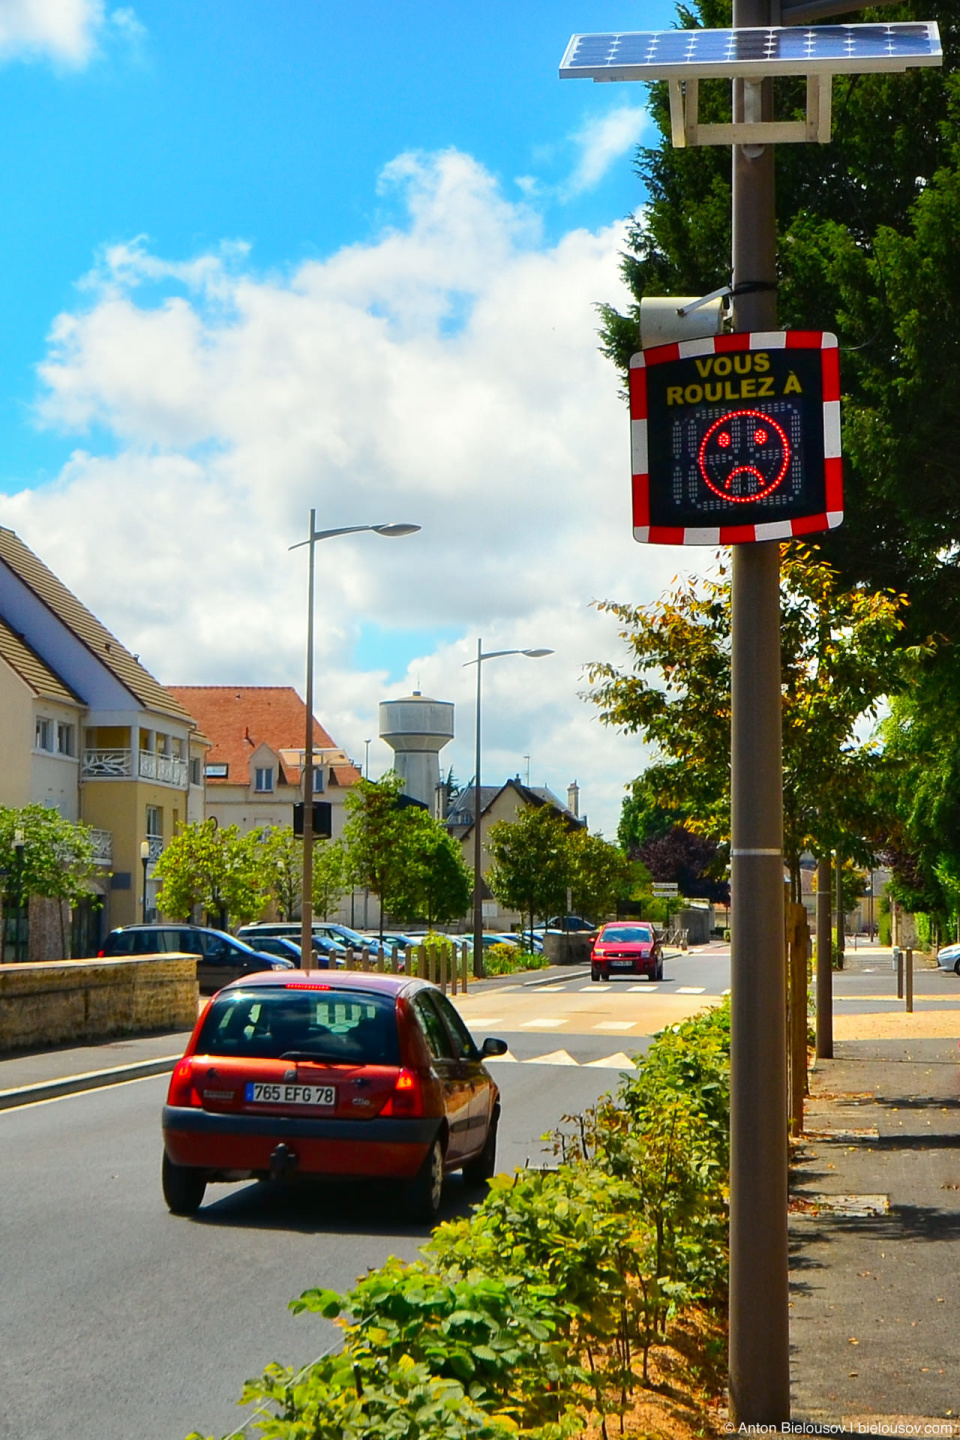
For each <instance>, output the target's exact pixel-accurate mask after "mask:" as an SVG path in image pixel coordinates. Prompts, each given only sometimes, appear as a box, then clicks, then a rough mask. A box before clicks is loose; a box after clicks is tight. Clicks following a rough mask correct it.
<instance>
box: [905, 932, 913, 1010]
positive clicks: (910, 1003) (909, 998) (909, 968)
mask: <svg viewBox="0 0 960 1440" xmlns="http://www.w3.org/2000/svg"><path fill="white" fill-rule="evenodd" d="M905 999H906V1007H905V1008H906V1011H907V1014H908V1015H912V1014H913V951H912V949H911V948H910V946H909V945H908V946H907V993H906V997H905Z"/></svg>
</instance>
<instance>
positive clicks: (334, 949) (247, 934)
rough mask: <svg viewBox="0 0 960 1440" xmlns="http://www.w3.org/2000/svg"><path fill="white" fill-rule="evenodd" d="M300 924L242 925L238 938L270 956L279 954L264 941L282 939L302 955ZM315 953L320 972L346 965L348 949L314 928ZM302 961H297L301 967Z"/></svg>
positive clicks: (286, 921) (267, 922)
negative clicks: (334, 966) (333, 965)
mask: <svg viewBox="0 0 960 1440" xmlns="http://www.w3.org/2000/svg"><path fill="white" fill-rule="evenodd" d="M300 935H301V930H300V922H299V921H297V920H264V921H262V922H259V923H258V924H256V925H241V926H240V929H239V930H238V931H237V937H238V939H240V940H245V941H246V942H247V944H248V945H252V946H253V948H254V949H255V950H266V951H267V953H268V954H272V953H277V952H273V951H271V950H270V946H269V945H266V944H265V943H264V941H265V940H266V938H267V937H268V936H270V937H273V938H274V939H278V940H280V939H282V940H286V941H288V942H289V943H290V944H292V945H295V946H296V947H297V955H298V957H299V954H300ZM313 953H314V957H315V963H316V967H317V969H318V970H327V969H329V967H330V965H331V964H335V965H343V964H345V963H346V955H347V951H346V947H345V946H344V945H341V944H340V942H339V941H338V940H331V939H330V937H329V935H321V934H320V933H319V931H318V930H317V928H316V926H314V930H313ZM299 963H300V961H299V959H298V960H297V964H298V965H299Z"/></svg>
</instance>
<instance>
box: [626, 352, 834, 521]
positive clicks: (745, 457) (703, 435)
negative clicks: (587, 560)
mask: <svg viewBox="0 0 960 1440" xmlns="http://www.w3.org/2000/svg"><path fill="white" fill-rule="evenodd" d="M630 418H631V432H632V453H633V533H634V537H635V538H636V539H637V540H641V541H647V542H652V543H654V544H661V545H738V544H743V543H745V542H750V541H755V540H788V539H790V538H791V537H792V536H794V535H809V534H812V533H813V532H815V531H818V530H829V529H832V528H833V527H834V526H835V525H839V524H840V522H841V520H842V519H843V481H842V474H841V462H840V371H839V365H838V356H837V341H836V337H835V336H834V335H828V334H825V333H823V332H821V331H806V330H787V331H776V332H774V333H741V334H735V335H717V336H712V337H710V338H709V339H704V340H686V341H682V342H680V343H679V344H674V345H659V346H657V347H656V348H655V349H653V350H644V351H643V352H642V353H641V354H639V355H635V356H634V357H633V359H632V360H631V362H630Z"/></svg>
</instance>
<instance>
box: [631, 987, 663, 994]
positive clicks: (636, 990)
mask: <svg viewBox="0 0 960 1440" xmlns="http://www.w3.org/2000/svg"><path fill="white" fill-rule="evenodd" d="M659 989H660V986H659V985H631V986H629V993H630V994H631V995H641V994H642V995H652V994H653V993H654V991H656V990H659Z"/></svg>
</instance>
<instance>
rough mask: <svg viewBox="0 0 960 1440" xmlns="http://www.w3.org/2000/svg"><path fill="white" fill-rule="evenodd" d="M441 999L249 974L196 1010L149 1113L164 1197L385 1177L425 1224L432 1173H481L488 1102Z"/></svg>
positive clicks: (435, 1200) (182, 1209) (471, 1054)
mask: <svg viewBox="0 0 960 1440" xmlns="http://www.w3.org/2000/svg"><path fill="white" fill-rule="evenodd" d="M506 1050H507V1045H506V1043H505V1041H503V1040H494V1039H492V1038H491V1039H487V1040H486V1041H484V1045H483V1048H482V1050H478V1049H477V1047H476V1045H475V1044H474V1042H473V1039H472V1038H471V1035H470V1032H469V1031H468V1030H467V1027H466V1025H465V1024H464V1023H463V1020H462V1019H461V1018H460V1015H459V1013H458V1012H457V1010H456V1009H455V1008H454V1006H453V1005H451V1003H450V1001H449V1000H448V999H447V997H446V996H445V995H443V994H441V992H440V991H439V990H438V989H437V988H436V986H434V985H429V984H427V983H426V982H425V981H422V980H414V979H411V978H409V977H408V976H404V975H380V974H367V973H362V972H347V973H336V972H332V971H326V970H325V971H322V972H320V973H319V974H316V975H309V974H307V975H305V974H302V973H299V972H294V974H293V975H292V976H291V977H290V978H289V979H287V978H285V977H281V976H279V975H275V974H262V975H251V976H250V977H249V978H247V979H245V980H238V981H236V982H235V983H234V984H232V985H227V986H226V987H225V988H224V989H223V990H221V991H220V992H219V993H218V994H217V995H215V996H214V997H213V999H212V1000H211V1001H210V1002H209V1004H208V1005H207V1006H206V1008H205V1010H204V1011H203V1014H202V1015H201V1016H200V1019H199V1020H198V1021H197V1025H196V1029H195V1030H194V1032H193V1035H192V1036H191V1037H190V1043H189V1045H188V1046H187V1050H186V1054H185V1055H184V1057H183V1059H182V1060H181V1061H179V1063H178V1064H177V1067H176V1069H175V1070H174V1072H173V1075H172V1077H171V1080H170V1089H169V1093H168V1095H167V1103H166V1105H165V1106H164V1109H163V1194H164V1199H165V1200H166V1202H167V1205H168V1207H169V1209H170V1210H171V1211H172V1212H173V1213H174V1214H175V1215H192V1214H194V1213H195V1211H196V1210H197V1209H199V1207H200V1205H201V1203H202V1202H203V1196H204V1192H205V1190H206V1187H207V1185H208V1184H209V1183H210V1182H211V1181H222V1180H249V1179H254V1178H256V1179H267V1178H271V1177H272V1178H274V1179H281V1178H285V1179H292V1178H295V1177H300V1176H302V1177H304V1178H313V1179H317V1180H321V1179H323V1180H334V1179H376V1180H381V1179H382V1180H399V1181H402V1182H403V1184H404V1189H405V1198H406V1203H407V1208H408V1210H409V1212H410V1213H411V1215H412V1216H413V1217H414V1218H416V1219H418V1220H426V1221H432V1220H433V1219H435V1217H436V1215H437V1211H438V1209H439V1206H440V1192H441V1187H442V1185H443V1177H444V1175H446V1174H447V1173H449V1172H450V1171H453V1170H462V1171H463V1174H464V1176H465V1177H466V1179H467V1180H468V1181H469V1182H471V1183H479V1182H481V1181H482V1180H485V1179H489V1178H490V1176H492V1175H493V1174H494V1172H495V1167H496V1149H497V1125H498V1122H499V1119H500V1093H499V1091H498V1089H497V1086H496V1085H495V1084H494V1082H493V1080H492V1078H491V1077H490V1074H489V1073H488V1071H487V1070H486V1068H485V1067H484V1065H483V1060H484V1058H486V1057H489V1056H491V1055H503V1054H505V1053H506Z"/></svg>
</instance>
